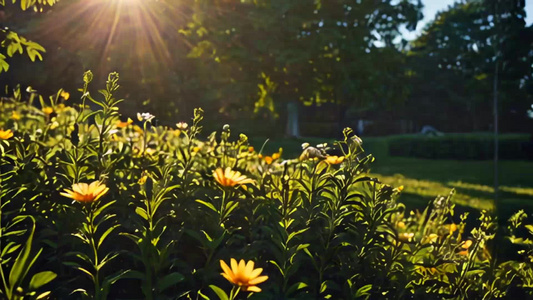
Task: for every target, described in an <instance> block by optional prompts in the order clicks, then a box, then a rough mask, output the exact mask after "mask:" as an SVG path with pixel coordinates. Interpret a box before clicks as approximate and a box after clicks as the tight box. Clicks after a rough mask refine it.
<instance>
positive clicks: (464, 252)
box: [459, 240, 472, 256]
mask: <svg viewBox="0 0 533 300" xmlns="http://www.w3.org/2000/svg"><path fill="white" fill-rule="evenodd" d="M470 246H472V240H466V241H464V242H463V243H462V244H461V245H460V248H459V250H460V251H459V255H465V256H466V255H468V248H470Z"/></svg>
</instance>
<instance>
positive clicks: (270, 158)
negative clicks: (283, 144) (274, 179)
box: [263, 156, 274, 165]
mask: <svg viewBox="0 0 533 300" xmlns="http://www.w3.org/2000/svg"><path fill="white" fill-rule="evenodd" d="M263 159H264V160H265V162H266V163H267V165H270V164H271V163H272V162H273V161H274V158H273V157H272V156H265V157H264V158H263Z"/></svg>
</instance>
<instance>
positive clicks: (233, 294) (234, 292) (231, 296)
mask: <svg viewBox="0 0 533 300" xmlns="http://www.w3.org/2000/svg"><path fill="white" fill-rule="evenodd" d="M240 291H241V287H240V286H239V287H237V286H233V288H232V289H231V293H230V294H229V300H234V299H235V298H237V295H238V294H239V292H240Z"/></svg>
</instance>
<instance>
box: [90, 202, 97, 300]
mask: <svg viewBox="0 0 533 300" xmlns="http://www.w3.org/2000/svg"><path fill="white" fill-rule="evenodd" d="M88 210H89V213H88V217H89V235H90V237H89V241H90V245H91V248H92V250H93V255H94V261H93V266H94V272H95V273H94V298H95V299H100V278H99V274H98V273H99V271H98V264H99V263H100V262H99V259H98V247H97V245H96V241H95V239H94V237H95V235H96V228H95V226H94V221H95V218H96V217H95V215H94V210H95V207H93V204H92V203H91V205H90V207H88Z"/></svg>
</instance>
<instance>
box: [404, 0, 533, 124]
mask: <svg viewBox="0 0 533 300" xmlns="http://www.w3.org/2000/svg"><path fill="white" fill-rule="evenodd" d="M489 2H490V1H465V2H458V3H456V4H454V5H453V6H450V7H449V8H448V10H446V11H444V12H441V13H439V14H438V15H437V16H436V18H435V20H434V21H433V22H431V23H430V24H429V25H428V26H427V28H426V30H425V31H424V33H423V34H422V35H421V36H420V37H419V38H418V39H417V40H415V41H414V42H413V44H412V49H411V51H410V52H409V53H408V55H409V65H410V66H411V67H412V71H411V72H412V74H413V76H412V77H411V86H412V87H413V94H412V97H410V100H409V107H410V110H411V112H415V110H414V109H415V108H416V107H418V108H420V107H421V108H422V110H423V111H425V112H426V113H427V114H426V115H425V116H422V117H417V116H415V115H413V114H412V115H411V117H412V118H418V120H419V121H420V122H421V123H424V124H435V123H436V124H439V125H438V126H439V127H440V128H442V129H444V130H449V131H466V130H474V131H475V130H488V129H489V126H491V124H492V118H491V116H492V105H491V103H492V97H491V96H490V95H492V89H493V81H494V74H495V68H496V64H495V61H496V60H498V61H499V63H500V72H499V73H500V74H499V82H500V87H501V89H500V92H501V93H500V95H501V100H502V103H504V105H503V107H504V111H506V112H507V113H506V114H507V115H508V116H509V114H511V112H512V111H517V108H518V107H521V106H523V104H524V103H527V99H528V98H530V97H531V95H530V94H528V93H527V91H526V90H525V89H524V86H525V85H524V83H525V81H527V80H530V78H531V67H530V66H531V58H532V57H531V55H532V54H531V53H529V52H530V51H529V47H524V45H528V44H529V45H531V42H532V41H533V40H531V33H530V32H531V28H526V27H525V22H524V17H525V13H524V11H523V6H520V5H519V4H520V3H519V2H520V1H516V2H515V5H511V6H508V8H507V9H503V6H500V11H499V13H498V14H496V15H495V14H494V13H493V12H491V8H490V5H491V4H490V3H489ZM503 2H505V3H511V2H513V1H503ZM497 19H498V20H505V23H507V24H508V25H503V24H502V25H501V26H500V25H498V26H497V25H496V24H495V22H496V21H495V20H497ZM504 32H505V33H504ZM496 44H498V46H497V47H496ZM528 61H529V62H530V63H529V64H528V63H527V62H528ZM524 111H525V110H524ZM451 114H453V115H454V116H455V121H454V122H453V123H450V122H448V121H449V115H451ZM438 116H440V117H441V119H437V118H438ZM524 118H525V114H524ZM513 119H515V120H518V119H520V118H517V116H514V118H513ZM522 119H523V118H522ZM508 120H510V118H508ZM516 124H519V123H515V124H511V122H508V124H506V128H507V129H508V130H511V129H516V128H517V127H516ZM421 125H423V124H421Z"/></svg>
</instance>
